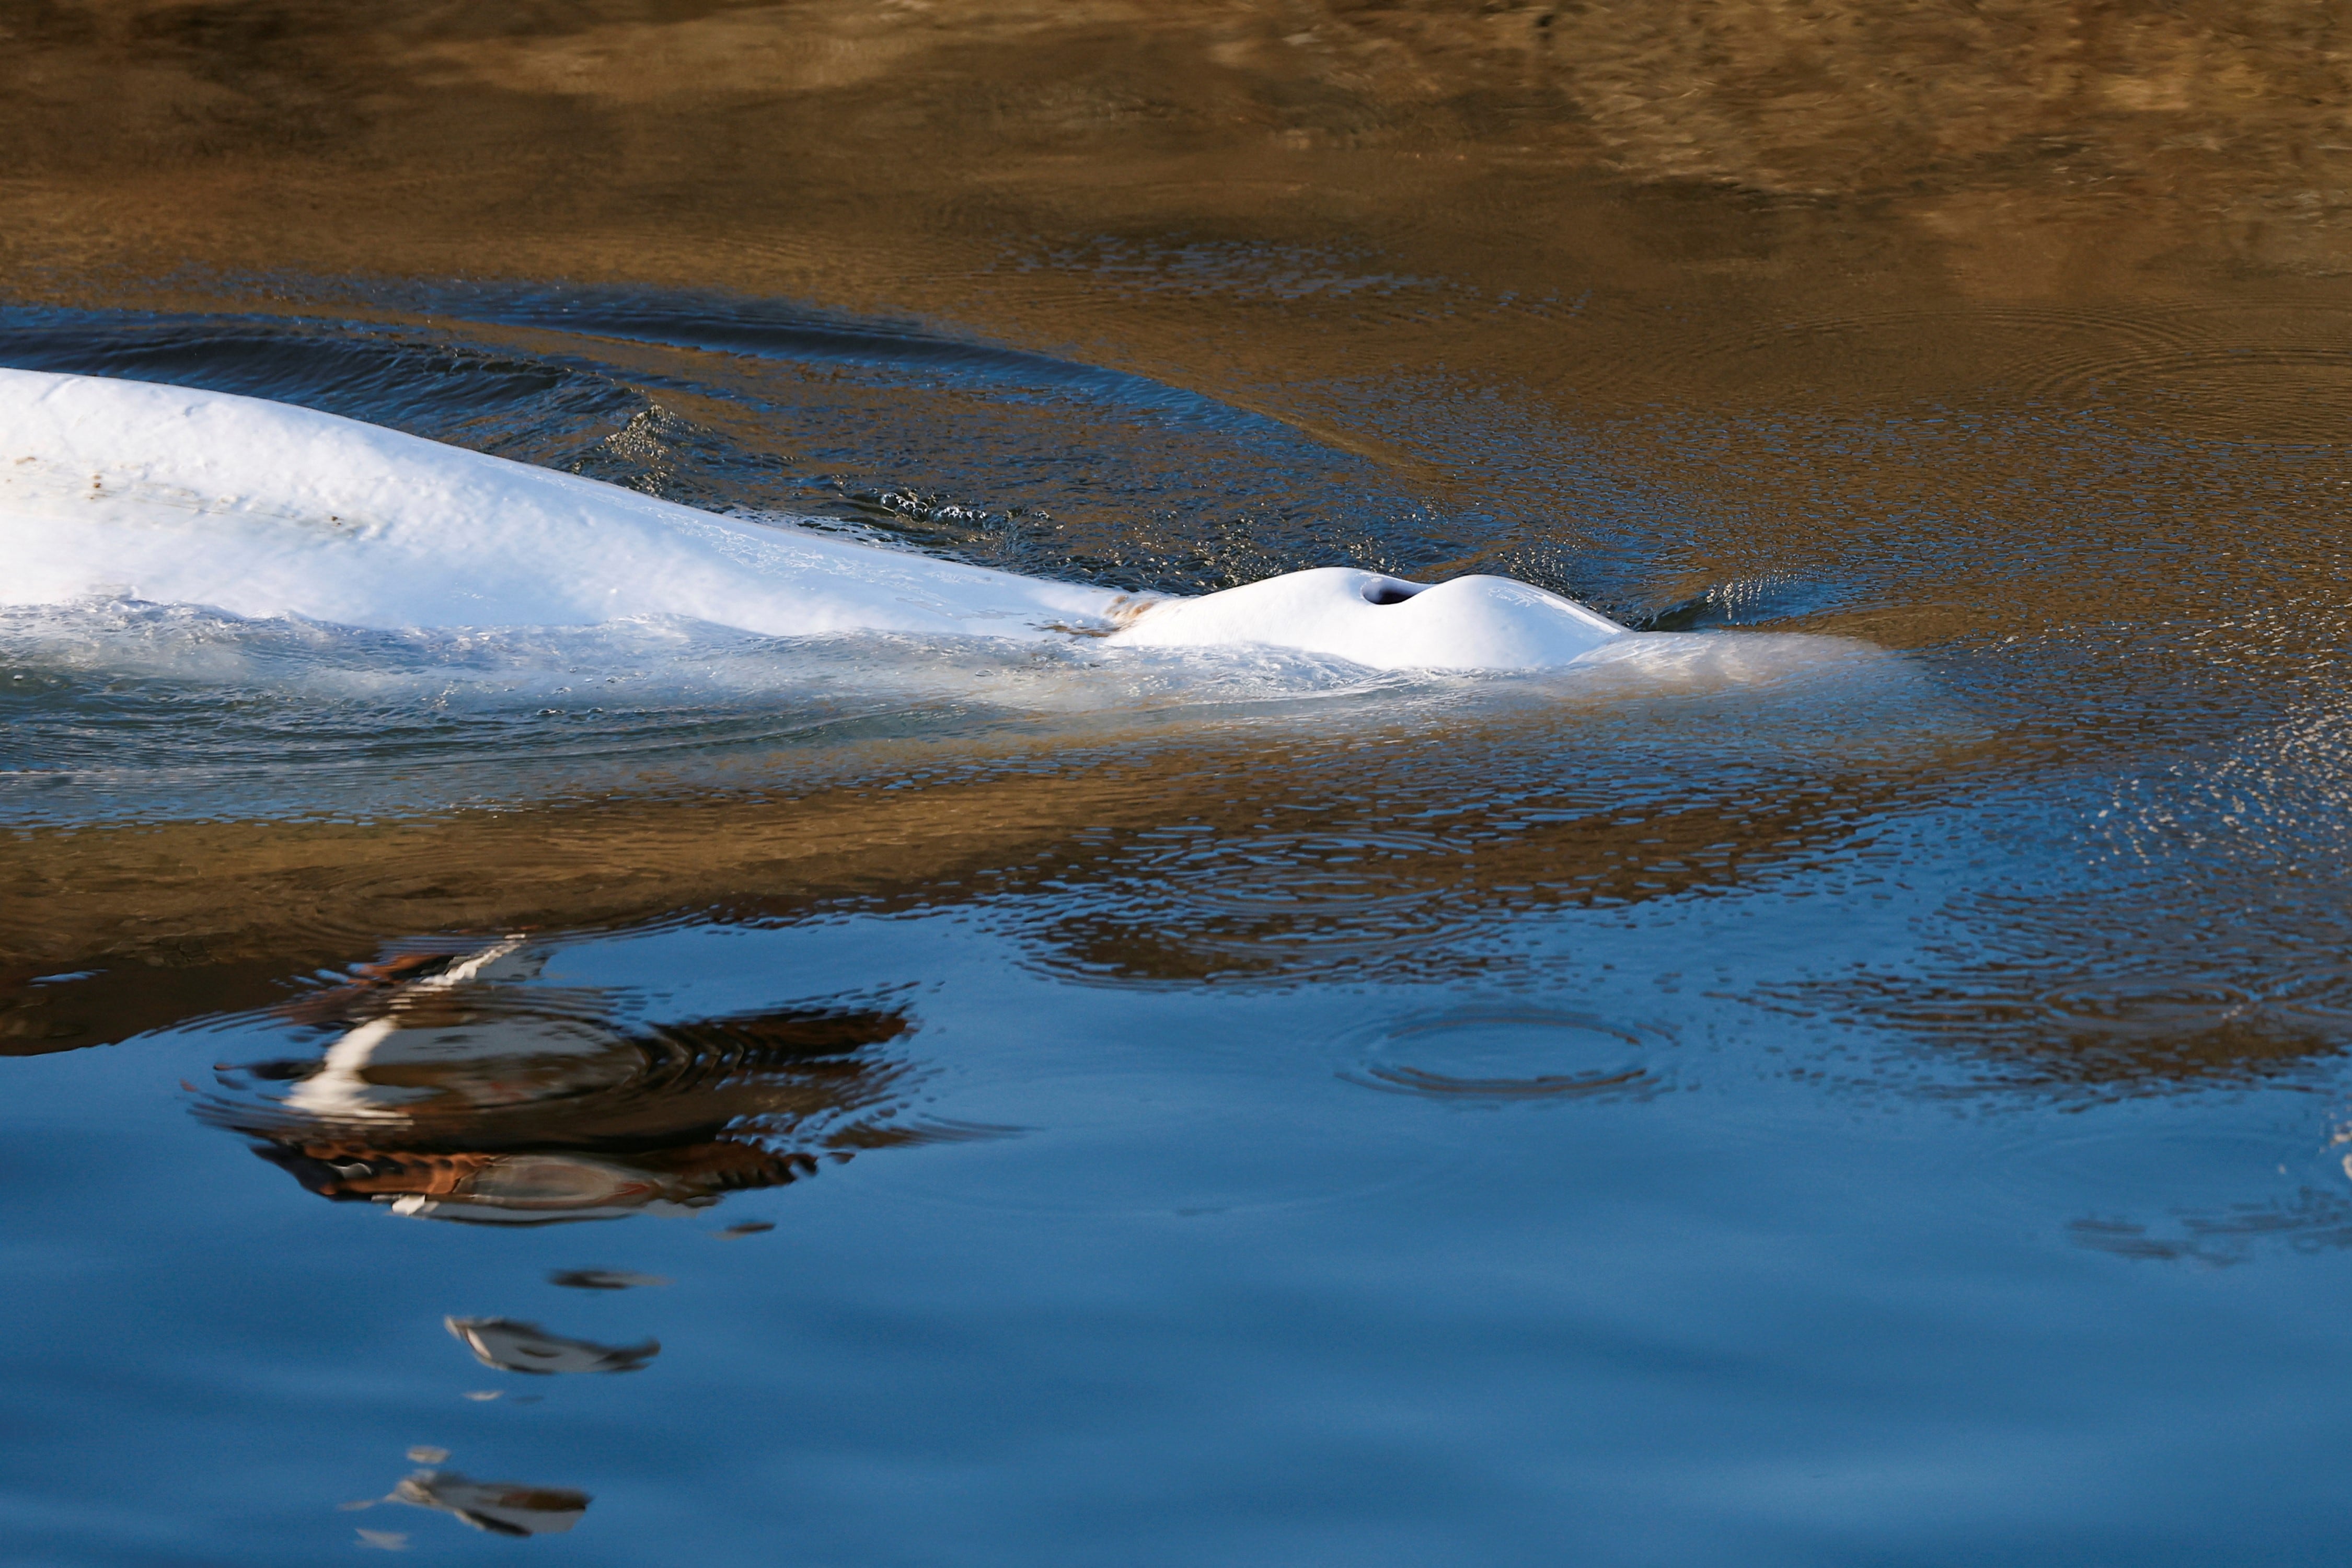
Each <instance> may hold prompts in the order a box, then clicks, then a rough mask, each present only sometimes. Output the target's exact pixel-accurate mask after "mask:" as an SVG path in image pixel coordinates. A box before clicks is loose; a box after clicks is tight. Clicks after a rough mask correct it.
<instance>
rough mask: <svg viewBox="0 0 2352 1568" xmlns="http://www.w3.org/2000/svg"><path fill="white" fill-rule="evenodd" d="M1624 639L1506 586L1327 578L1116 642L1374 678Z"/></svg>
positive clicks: (1164, 620)
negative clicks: (1240, 654)
mask: <svg viewBox="0 0 2352 1568" xmlns="http://www.w3.org/2000/svg"><path fill="white" fill-rule="evenodd" d="M1624 635H1625V628H1624V627H1623V626H1619V625H1618V624H1617V623H1616V622H1614V621H1612V620H1611V619H1610V618H1609V617H1608V616H1603V615H1601V614H1599V613H1598V612H1597V611H1593V610H1589V609H1586V608H1585V607H1584V606H1583V605H1580V604H1578V603H1577V602H1576V601H1575V600H1573V599H1564V598H1562V597H1560V596H1559V595H1558V594H1552V593H1547V592H1546V591H1545V590H1543V589H1541V588H1538V587H1535V586H1533V585H1532V584H1527V583H1518V582H1514V581H1512V580H1511V579H1510V578H1508V577H1456V578H1454V580H1453V581H1451V582H1447V583H1436V584H1423V583H1409V582H1406V581H1404V580H1402V578H1397V577H1389V576H1383V575H1382V574H1380V573H1378V572H1360V571H1357V570H1355V569H1353V568H1350V567H1345V566H1325V567H1318V568H1317V569H1315V570H1313V571H1308V572H1293V573H1290V574H1287V575H1286V576H1281V577H1269V578H1267V579H1266V580H1265V581H1264V582H1262V583H1251V584H1247V585H1245V586H1243V587H1239V588H1227V589H1225V590H1224V591H1223V592H1222V593H1216V594H1207V595H1202V596H1201V597H1200V598H1197V599H1166V600H1162V601H1160V602H1159V603H1157V604H1154V605H1150V606H1149V607H1148V608H1146V609H1145V610H1144V611H1143V612H1142V613H1141V614H1140V615H1139V616H1137V617H1136V618H1135V620H1134V622H1133V623H1132V624H1130V625H1129V626H1127V627H1126V628H1125V629H1124V630H1121V631H1119V632H1118V633H1117V634H1115V635H1114V636H1113V637H1111V638H1110V640H1111V641H1113V642H1116V643H1120V644H1124V645H1126V646H1129V647H1223V646H1228V645H1232V644H1236V643H1257V644H1261V645H1264V646H1267V647H1285V648H1296V649H1297V650H1299V651H1300V652H1304V653H1319V654H1328V655H1332V656H1334V657H1336V658H1345V659H1350V660H1353V661H1354V662H1355V663H1358V664H1362V665H1369V666H1370V667H1372V668H1375V669H1548V668H1555V667H1557V666H1559V665H1563V664H1567V663H1570V662H1571V661H1572V660H1574V659H1577V658H1581V657H1582V656H1583V655H1585V654H1588V653H1590V652H1591V651H1592V650H1593V649H1594V648H1597V647H1601V645H1602V644H1603V643H1606V642H1609V641H1611V640H1612V639H1614V638H1616V637H1622V636H1624Z"/></svg>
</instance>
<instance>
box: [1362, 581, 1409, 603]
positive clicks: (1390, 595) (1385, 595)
mask: <svg viewBox="0 0 2352 1568" xmlns="http://www.w3.org/2000/svg"><path fill="white" fill-rule="evenodd" d="M1420 592H1421V584H1418V583H1400V582H1398V581H1397V580H1396V579H1395V578H1393V577H1381V578H1378V579H1375V580H1374V581H1372V582H1370V583H1367V584H1364V603H1366V604H1368V605H1402V604H1403V603H1404V602H1405V601H1406V600H1407V599H1410V598H1412V596H1413V595H1415V594H1418V593H1420Z"/></svg>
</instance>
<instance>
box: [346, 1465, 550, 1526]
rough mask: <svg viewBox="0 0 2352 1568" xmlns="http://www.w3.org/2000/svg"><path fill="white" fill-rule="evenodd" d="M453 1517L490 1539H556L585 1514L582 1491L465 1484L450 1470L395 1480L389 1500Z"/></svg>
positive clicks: (504, 1483) (494, 1483)
mask: <svg viewBox="0 0 2352 1568" xmlns="http://www.w3.org/2000/svg"><path fill="white" fill-rule="evenodd" d="M391 1500H392V1501H394V1502H404V1503H407V1504H408V1505H410V1506H411V1507H413V1508H429V1509H435V1510H438V1511H440V1512H442V1513H446V1514H453V1515H455V1516H456V1517H457V1519H459V1520H460V1521H464V1522H465V1523H467V1524H470V1525H472V1526H473V1527H474V1528H475V1529H476V1530H478V1531H484V1532H486V1533H488V1534H490V1535H561V1534H562V1533H563V1532H564V1531H568V1530H570V1529H571V1528H572V1526H573V1525H575V1524H577V1523H579V1522H580V1521H581V1518H582V1516H583V1515H584V1514H585V1513H587V1511H588V1503H589V1497H588V1494H587V1493H586V1492H578V1491H573V1490H572V1489H570V1488H568V1487H533V1486H522V1485H519V1484H517V1483H516V1482H513V1481H477V1480H469V1479H467V1478H466V1477H464V1476H462V1475H460V1474H458V1473H457V1471H456V1470H435V1469H425V1470H417V1471H415V1472H414V1473H412V1474H410V1475H407V1476H404V1477H403V1478H402V1479H401V1482H400V1485H398V1486H397V1487H395V1488H394V1489H393V1492H392V1497H391Z"/></svg>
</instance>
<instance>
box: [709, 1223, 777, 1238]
mask: <svg viewBox="0 0 2352 1568" xmlns="http://www.w3.org/2000/svg"><path fill="white" fill-rule="evenodd" d="M775 1228H776V1227H775V1226H774V1225H772V1223H770V1222H769V1221H767V1220H764V1219H747V1220H745V1221H744V1222H743V1223H742V1224H741V1225H730V1226H728V1227H727V1228H726V1229H724V1230H714V1231H712V1232H711V1233H710V1234H711V1235H713V1236H715V1237H719V1240H721V1241H732V1240H734V1239H735V1238H736V1237H739V1236H757V1235H759V1234H760V1233H761V1231H763V1230H773V1229H775Z"/></svg>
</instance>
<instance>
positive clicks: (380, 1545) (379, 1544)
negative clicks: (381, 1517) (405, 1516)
mask: <svg viewBox="0 0 2352 1568" xmlns="http://www.w3.org/2000/svg"><path fill="white" fill-rule="evenodd" d="M360 1544H361V1545H362V1546H373V1547H374V1548H375V1549H376V1550H377V1551H379V1552H405V1551H407V1550H408V1532H407V1531H404V1530H362V1531H360Z"/></svg>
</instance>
